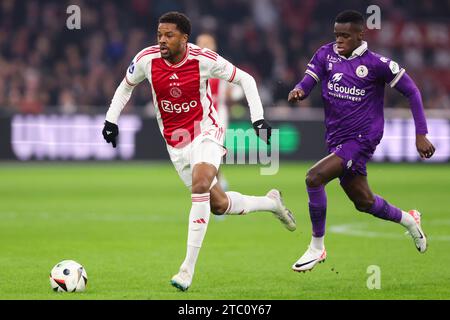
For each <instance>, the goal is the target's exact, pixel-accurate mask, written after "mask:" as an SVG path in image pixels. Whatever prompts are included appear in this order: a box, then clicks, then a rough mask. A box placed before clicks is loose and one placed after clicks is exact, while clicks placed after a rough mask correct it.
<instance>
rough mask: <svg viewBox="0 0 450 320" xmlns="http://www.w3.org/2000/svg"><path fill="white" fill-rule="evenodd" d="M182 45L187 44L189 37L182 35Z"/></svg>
mask: <svg viewBox="0 0 450 320" xmlns="http://www.w3.org/2000/svg"><path fill="white" fill-rule="evenodd" d="M182 39H183V44H187V43H188V42H189V36H188V35H187V34H186V33H185V34H183V38H182Z"/></svg>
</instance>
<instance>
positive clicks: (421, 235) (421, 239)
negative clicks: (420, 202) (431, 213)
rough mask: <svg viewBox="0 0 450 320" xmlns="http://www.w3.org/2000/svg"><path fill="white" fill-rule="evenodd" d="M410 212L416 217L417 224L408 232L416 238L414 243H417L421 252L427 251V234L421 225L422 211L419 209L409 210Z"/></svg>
mask: <svg viewBox="0 0 450 320" xmlns="http://www.w3.org/2000/svg"><path fill="white" fill-rule="evenodd" d="M408 214H409V215H410V216H412V217H413V218H414V221H415V222H416V224H415V225H414V226H413V227H411V228H409V229H408V233H409V234H410V235H411V237H412V238H413V240H414V244H415V245H416V248H417V250H419V252H420V253H424V252H425V251H427V236H426V235H425V232H423V230H422V226H421V223H420V222H421V215H422V214H421V213H420V212H419V211H417V210H409V211H408Z"/></svg>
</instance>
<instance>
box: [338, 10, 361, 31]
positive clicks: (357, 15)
mask: <svg viewBox="0 0 450 320" xmlns="http://www.w3.org/2000/svg"><path fill="white" fill-rule="evenodd" d="M335 22H337V23H349V22H350V23H354V24H357V25H360V26H362V27H363V26H364V16H363V15H362V14H361V12H359V11H356V10H345V11H342V12H341V13H339V14H338V15H337V16H336V19H335Z"/></svg>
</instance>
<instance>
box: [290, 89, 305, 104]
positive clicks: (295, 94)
mask: <svg viewBox="0 0 450 320" xmlns="http://www.w3.org/2000/svg"><path fill="white" fill-rule="evenodd" d="M304 98H305V92H304V91H303V90H302V89H297V88H295V89H292V90H291V92H289V96H288V102H295V101H300V100H303V99H304Z"/></svg>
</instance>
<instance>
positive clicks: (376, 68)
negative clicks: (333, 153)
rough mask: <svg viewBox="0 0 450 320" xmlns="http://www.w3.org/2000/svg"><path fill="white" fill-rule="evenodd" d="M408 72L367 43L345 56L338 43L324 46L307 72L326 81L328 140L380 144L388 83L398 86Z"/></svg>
mask: <svg viewBox="0 0 450 320" xmlns="http://www.w3.org/2000/svg"><path fill="white" fill-rule="evenodd" d="M404 73H405V70H404V69H403V68H401V67H400V66H399V65H398V64H397V63H396V62H395V61H392V60H390V59H388V58H385V57H383V56H380V55H378V54H376V53H374V52H371V51H369V50H368V49H367V43H366V42H365V41H363V43H362V45H361V46H360V47H358V48H356V49H355V50H354V51H353V53H352V56H351V57H349V58H345V57H343V56H341V55H339V54H338V53H337V51H336V49H335V43H334V42H333V43H329V44H327V45H324V46H322V47H321V48H320V49H319V50H317V52H316V53H315V54H314V56H313V58H312V59H311V61H310V62H309V64H308V68H307V70H306V74H308V75H310V76H311V77H313V78H314V79H315V80H316V81H317V82H321V84H322V99H323V101H324V105H325V126H326V140H327V144H328V146H336V145H339V144H341V143H343V142H345V141H347V140H352V139H357V140H359V141H365V142H368V143H369V144H370V145H372V146H374V147H375V146H376V145H378V143H379V142H380V140H381V138H382V136H383V128H384V115H383V102H384V87H385V84H386V83H388V84H389V85H390V86H391V87H394V86H395V85H396V84H397V82H398V81H399V80H400V78H401V77H402V76H403V74H404Z"/></svg>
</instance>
